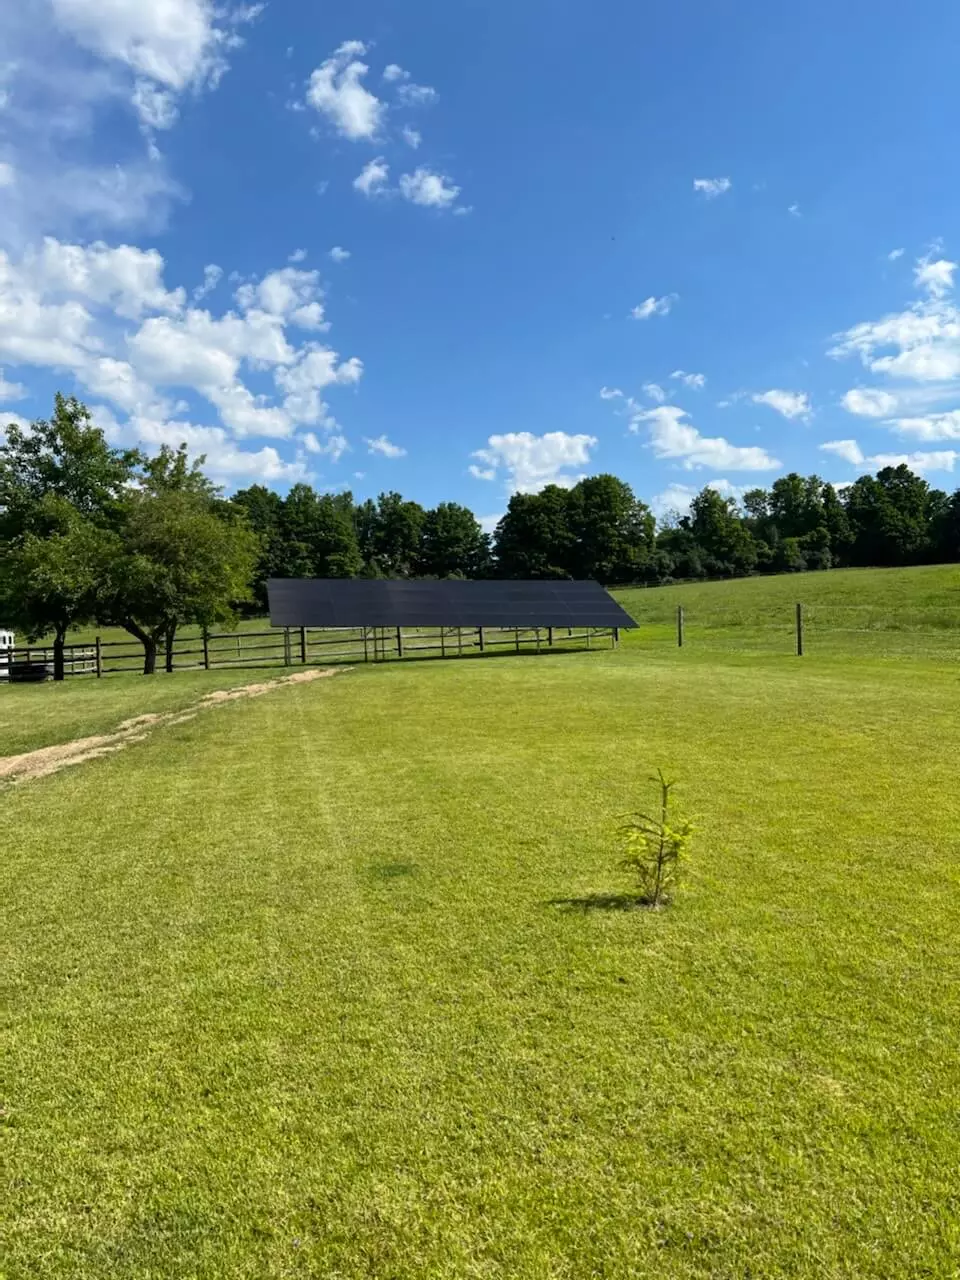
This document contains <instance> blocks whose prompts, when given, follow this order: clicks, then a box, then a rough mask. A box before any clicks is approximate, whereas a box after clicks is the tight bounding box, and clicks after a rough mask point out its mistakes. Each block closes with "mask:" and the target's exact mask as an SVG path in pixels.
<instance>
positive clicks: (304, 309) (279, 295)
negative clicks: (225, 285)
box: [236, 267, 327, 329]
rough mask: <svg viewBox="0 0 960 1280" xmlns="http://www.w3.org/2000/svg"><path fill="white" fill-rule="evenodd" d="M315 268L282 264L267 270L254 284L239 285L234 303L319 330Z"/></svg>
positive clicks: (320, 318) (321, 325)
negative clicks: (277, 267) (266, 273)
mask: <svg viewBox="0 0 960 1280" xmlns="http://www.w3.org/2000/svg"><path fill="white" fill-rule="evenodd" d="M322 297H323V292H322V290H321V288H320V273H319V272H318V271H301V270H300V269H299V268H297V267H283V268H281V269H280V270H279V271H271V272H270V273H269V274H268V275H265V276H264V277H263V279H262V280H261V281H260V282H259V283H258V284H252V283H248V284H243V285H241V286H240V288H239V289H238V290H237V292H236V298H237V302H238V303H239V304H240V306H241V307H242V308H243V309H244V311H247V312H250V311H251V310H255V309H257V308H259V309H260V310H261V311H263V312H265V313H266V314H267V315H270V316H280V317H282V318H283V319H284V320H286V321H287V322H288V323H291V324H295V325H298V326H299V327H300V328H301V329H323V328H326V327H327V325H326V322H325V320H324V317H323V305H322V302H321V299H322Z"/></svg>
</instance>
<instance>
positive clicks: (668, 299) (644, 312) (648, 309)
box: [630, 293, 680, 320]
mask: <svg viewBox="0 0 960 1280" xmlns="http://www.w3.org/2000/svg"><path fill="white" fill-rule="evenodd" d="M679 298H680V295H679V294H677V293H668V294H665V295H664V296H663V297H662V298H654V297H652V296H651V297H649V298H645V299H644V300H643V302H640V303H638V304H637V306H635V307H634V308H633V310H632V311H631V312H630V315H631V316H632V317H633V319H634V320H649V319H650V317H651V316H665V315H669V313H670V311H671V310H672V308H673V304H674V303H675V302H678V301H679Z"/></svg>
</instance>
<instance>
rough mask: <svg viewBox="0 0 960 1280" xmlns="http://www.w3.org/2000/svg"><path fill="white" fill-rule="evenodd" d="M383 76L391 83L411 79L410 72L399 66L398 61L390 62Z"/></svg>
mask: <svg viewBox="0 0 960 1280" xmlns="http://www.w3.org/2000/svg"><path fill="white" fill-rule="evenodd" d="M383 78H384V80H386V81H388V82H389V83H392V82H394V81H397V80H409V79H410V72H409V71H404V69H403V67H401V66H398V64H397V63H396V62H390V63H388V64H387V65H386V66H385V67H384V68H383Z"/></svg>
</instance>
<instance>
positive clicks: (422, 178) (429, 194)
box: [400, 167, 460, 209]
mask: <svg viewBox="0 0 960 1280" xmlns="http://www.w3.org/2000/svg"><path fill="white" fill-rule="evenodd" d="M400 194H401V195H402V196H403V198H404V199H405V200H409V201H411V203H413V204H419V205H423V206H424V207H427V208H434V209H449V208H450V206H451V205H452V204H453V203H454V201H455V200H456V198H457V196H458V195H459V194H460V188H459V187H457V186H454V184H453V182H452V181H451V179H449V178H446V177H444V175H443V174H440V173H435V172H434V171H433V170H432V169H426V168H423V167H421V168H419V169H415V170H414V172H413V173H404V174H401V175H400Z"/></svg>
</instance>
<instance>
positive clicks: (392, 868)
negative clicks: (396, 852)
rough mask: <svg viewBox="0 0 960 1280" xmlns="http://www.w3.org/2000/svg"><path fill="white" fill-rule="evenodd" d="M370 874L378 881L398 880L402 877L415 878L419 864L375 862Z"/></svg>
mask: <svg viewBox="0 0 960 1280" xmlns="http://www.w3.org/2000/svg"><path fill="white" fill-rule="evenodd" d="M370 874H371V875H372V876H373V877H374V879H376V880H396V879H398V878H399V877H400V876H415V875H416V874H417V864H416V863H415V862H374V863H373V864H372V865H371V867H370Z"/></svg>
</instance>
